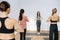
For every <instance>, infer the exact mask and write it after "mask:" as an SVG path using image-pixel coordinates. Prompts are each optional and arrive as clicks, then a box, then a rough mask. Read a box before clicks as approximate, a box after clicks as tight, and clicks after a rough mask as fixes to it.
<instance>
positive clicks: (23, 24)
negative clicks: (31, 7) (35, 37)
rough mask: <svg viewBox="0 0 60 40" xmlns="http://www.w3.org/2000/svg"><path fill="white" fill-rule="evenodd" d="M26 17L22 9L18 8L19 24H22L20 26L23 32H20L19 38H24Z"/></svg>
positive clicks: (24, 39) (22, 39)
mask: <svg viewBox="0 0 60 40" xmlns="http://www.w3.org/2000/svg"><path fill="white" fill-rule="evenodd" d="M28 21H29V20H28V18H27V17H26V16H25V15H24V9H21V10H20V13H19V21H18V22H19V24H20V25H21V26H22V28H23V29H24V32H21V33H20V40H26V38H25V37H26V22H28Z"/></svg>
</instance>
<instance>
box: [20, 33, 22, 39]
mask: <svg viewBox="0 0 60 40" xmlns="http://www.w3.org/2000/svg"><path fill="white" fill-rule="evenodd" d="M20 40H22V32H21V33H20Z"/></svg>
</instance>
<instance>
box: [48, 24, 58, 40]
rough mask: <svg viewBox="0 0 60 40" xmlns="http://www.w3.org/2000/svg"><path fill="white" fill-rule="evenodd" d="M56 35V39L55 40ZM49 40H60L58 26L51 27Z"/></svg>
mask: <svg viewBox="0 0 60 40" xmlns="http://www.w3.org/2000/svg"><path fill="white" fill-rule="evenodd" d="M53 35H54V39H53ZM49 40H58V27H57V24H51V25H50V32H49Z"/></svg>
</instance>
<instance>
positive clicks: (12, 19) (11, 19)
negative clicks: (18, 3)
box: [8, 18, 16, 22]
mask: <svg viewBox="0 0 60 40" xmlns="http://www.w3.org/2000/svg"><path fill="white" fill-rule="evenodd" d="M8 19H9V20H10V21H13V22H14V21H16V19H15V18H8Z"/></svg>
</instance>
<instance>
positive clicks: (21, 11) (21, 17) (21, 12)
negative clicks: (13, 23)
mask: <svg viewBox="0 0 60 40" xmlns="http://www.w3.org/2000/svg"><path fill="white" fill-rule="evenodd" d="M23 13H24V9H21V10H20V13H19V20H22V19H23Z"/></svg>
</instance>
